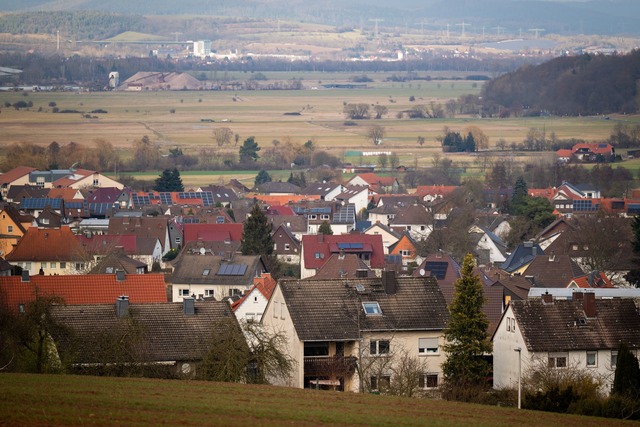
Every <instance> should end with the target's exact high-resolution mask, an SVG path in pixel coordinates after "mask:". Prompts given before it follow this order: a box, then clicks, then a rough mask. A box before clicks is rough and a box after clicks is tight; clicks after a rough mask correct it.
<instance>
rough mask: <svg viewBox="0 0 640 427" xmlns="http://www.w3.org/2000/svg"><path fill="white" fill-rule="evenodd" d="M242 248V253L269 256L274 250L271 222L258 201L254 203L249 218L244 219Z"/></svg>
mask: <svg viewBox="0 0 640 427" xmlns="http://www.w3.org/2000/svg"><path fill="white" fill-rule="evenodd" d="M240 250H241V251H242V255H265V256H267V255H271V253H272V252H273V238H272V237H271V224H270V223H269V221H268V220H267V216H266V215H265V214H264V212H262V209H260V205H259V204H257V203H256V204H255V205H253V208H252V209H251V215H250V216H249V218H247V219H246V220H245V221H244V228H243V229H242V242H241V244H240Z"/></svg>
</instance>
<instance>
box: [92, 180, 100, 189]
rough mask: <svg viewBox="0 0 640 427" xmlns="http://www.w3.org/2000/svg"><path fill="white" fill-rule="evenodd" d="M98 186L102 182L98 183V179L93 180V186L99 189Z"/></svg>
mask: <svg viewBox="0 0 640 427" xmlns="http://www.w3.org/2000/svg"><path fill="white" fill-rule="evenodd" d="M98 185H100V182H99V181H98V178H93V186H94V187H97V186H98Z"/></svg>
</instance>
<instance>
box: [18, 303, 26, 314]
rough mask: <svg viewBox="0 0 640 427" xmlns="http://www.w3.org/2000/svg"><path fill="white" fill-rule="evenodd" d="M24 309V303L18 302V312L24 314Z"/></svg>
mask: <svg viewBox="0 0 640 427" xmlns="http://www.w3.org/2000/svg"><path fill="white" fill-rule="evenodd" d="M24 311H25V309H24V304H18V312H19V313H20V314H24Z"/></svg>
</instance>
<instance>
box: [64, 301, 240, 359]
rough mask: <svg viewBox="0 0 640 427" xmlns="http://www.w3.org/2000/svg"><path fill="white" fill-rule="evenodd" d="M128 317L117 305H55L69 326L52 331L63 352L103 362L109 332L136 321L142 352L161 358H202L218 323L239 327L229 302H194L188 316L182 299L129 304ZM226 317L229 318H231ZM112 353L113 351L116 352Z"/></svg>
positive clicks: (121, 329) (147, 355) (122, 329)
mask: <svg viewBox="0 0 640 427" xmlns="http://www.w3.org/2000/svg"><path fill="white" fill-rule="evenodd" d="M129 307H130V311H129V313H130V316H124V317H117V316H116V309H115V301H114V303H113V304H99V305H98V304H94V305H74V306H57V307H54V308H53V310H52V316H53V317H54V318H55V319H56V321H57V322H59V323H61V324H63V325H65V326H66V328H65V329H66V331H61V332H59V334H58V335H56V336H54V339H55V341H56V343H57V344H58V350H59V351H60V352H62V353H65V352H70V351H73V352H76V354H77V355H78V356H77V358H76V360H75V361H76V362H77V363H104V362H108V361H107V360H104V357H105V354H109V352H106V353H105V352H97V351H95V349H99V348H101V346H102V347H104V342H97V340H100V339H104V337H105V336H106V335H109V334H110V333H113V332H115V333H116V334H117V333H118V332H121V331H125V330H126V329H127V327H130V326H128V325H130V324H131V322H132V321H133V322H134V323H135V325H136V327H137V328H138V329H137V330H138V331H139V332H140V333H141V334H142V337H143V339H142V341H141V342H143V343H144V346H145V347H144V356H145V357H146V358H147V360H150V361H156V362H162V361H176V360H199V359H201V358H202V356H203V355H204V354H205V352H206V350H207V348H208V345H209V342H210V340H209V338H210V337H211V336H212V333H214V332H219V331H216V330H215V327H216V326H217V327H220V325H221V323H220V322H219V321H223V324H224V325H225V327H227V328H236V327H239V326H238V324H237V320H236V319H235V316H234V315H233V313H232V312H231V307H230V306H229V304H228V303H227V302H222V301H207V302H195V314H194V315H190V316H189V315H185V314H184V313H183V305H182V303H165V304H131V305H130V306H129ZM227 321H228V322H227ZM114 353H115V352H114ZM112 354H113V353H112Z"/></svg>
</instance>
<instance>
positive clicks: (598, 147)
mask: <svg viewBox="0 0 640 427" xmlns="http://www.w3.org/2000/svg"><path fill="white" fill-rule="evenodd" d="M578 150H589V151H591V152H592V153H595V154H611V153H612V152H613V147H612V146H611V144H603V143H579V144H576V145H574V146H573V147H572V148H571V151H572V152H573V153H575V152H576V151H578Z"/></svg>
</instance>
